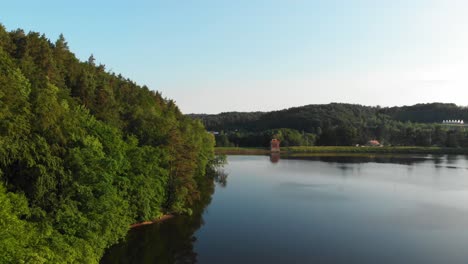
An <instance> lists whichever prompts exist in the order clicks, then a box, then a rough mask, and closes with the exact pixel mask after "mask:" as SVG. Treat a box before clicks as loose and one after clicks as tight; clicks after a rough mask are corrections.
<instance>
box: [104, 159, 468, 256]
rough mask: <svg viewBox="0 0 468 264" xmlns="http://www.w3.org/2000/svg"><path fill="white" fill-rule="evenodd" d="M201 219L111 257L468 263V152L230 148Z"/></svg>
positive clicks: (184, 221) (163, 230) (138, 232)
mask: <svg viewBox="0 0 468 264" xmlns="http://www.w3.org/2000/svg"><path fill="white" fill-rule="evenodd" d="M228 161H229V164H228V165H227V166H226V168H225V171H226V172H227V173H228V177H227V180H226V181H221V182H218V183H217V184H216V187H215V190H214V194H213V195H212V197H211V202H210V199H209V197H208V198H206V199H205V200H204V202H203V203H201V204H200V205H199V208H198V209H197V210H195V213H194V215H193V216H192V217H176V218H174V219H171V220H169V221H167V222H164V223H160V224H155V225H151V226H145V227H142V228H138V229H134V230H132V231H131V232H130V233H129V235H128V238H127V241H126V242H124V243H121V244H119V245H117V246H115V247H113V248H111V249H110V250H109V251H108V252H107V253H106V256H105V257H104V259H103V260H102V263H195V262H196V263H468V158H467V157H465V156H439V157H433V156H406V157H393V158H388V157H387V158H375V157H373V158H372V157H370V158H362V157H361V158H358V157H323V158H318V157H317V158H309V159H307V160H304V159H280V160H279V161H278V160H276V158H270V157H265V156H229V157H228Z"/></svg>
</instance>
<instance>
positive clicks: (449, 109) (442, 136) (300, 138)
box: [190, 103, 468, 147]
mask: <svg viewBox="0 0 468 264" xmlns="http://www.w3.org/2000/svg"><path fill="white" fill-rule="evenodd" d="M190 116H191V117H192V118H194V119H200V120H202V122H203V123H204V125H205V126H206V128H207V129H208V130H211V131H214V132H218V133H219V134H216V144H217V146H220V147H232V146H240V147H266V146H268V144H269V142H270V140H271V138H272V137H277V138H278V139H280V140H281V145H282V146H311V145H322V146H353V145H355V144H361V145H362V144H366V143H367V142H368V141H369V140H371V139H377V140H379V141H380V142H381V143H383V144H384V145H391V146H440V147H468V127H463V126H448V125H443V124H441V123H442V120H445V119H449V120H454V119H456V120H468V108H466V107H459V106H456V105H454V104H443V103H431V104H417V105H413V106H404V107H390V108H381V107H370V106H362V105H353V104H339V103H331V104H325V105H307V106H302V107H294V108H289V109H285V110H280V111H273V112H252V113H239V112H230V113H221V114H218V115H206V114H192V115H190Z"/></svg>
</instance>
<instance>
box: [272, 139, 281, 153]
mask: <svg viewBox="0 0 468 264" xmlns="http://www.w3.org/2000/svg"><path fill="white" fill-rule="evenodd" d="M270 146H271V152H279V151H280V141H279V140H278V139H276V138H274V139H272V140H271V142H270Z"/></svg>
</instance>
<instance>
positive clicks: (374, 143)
mask: <svg viewBox="0 0 468 264" xmlns="http://www.w3.org/2000/svg"><path fill="white" fill-rule="evenodd" d="M366 146H370V147H380V146H382V144H380V142H379V141H378V140H376V139H371V140H369V141H368V142H367V144H366Z"/></svg>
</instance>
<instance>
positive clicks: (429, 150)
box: [215, 146, 468, 155]
mask: <svg viewBox="0 0 468 264" xmlns="http://www.w3.org/2000/svg"><path fill="white" fill-rule="evenodd" d="M215 151H216V153H217V154H227V155H243V154H269V153H270V151H269V149H266V148H236V147H230V148H225V147H223V148H215ZM281 153H284V154H309V153H310V154H313V153H317V154H319V153H320V154H322V153H323V154H326V153H328V154H333V153H343V154H345V153H346V154H353V153H371V154H468V148H440V147H345V146H313V147H310V146H307V147H306V146H297V147H283V148H281Z"/></svg>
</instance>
